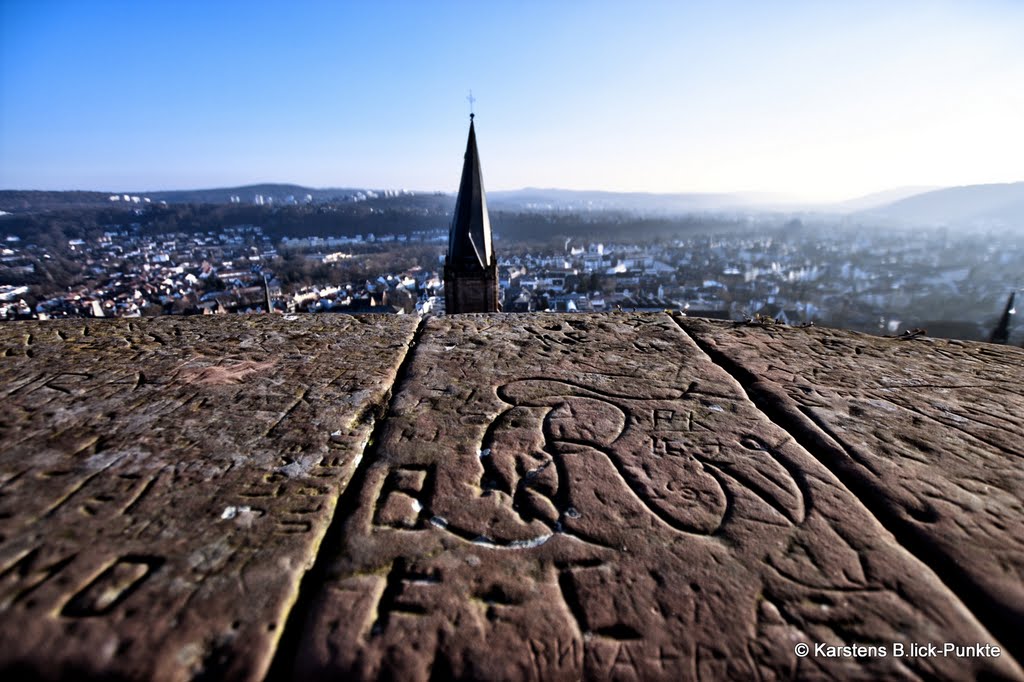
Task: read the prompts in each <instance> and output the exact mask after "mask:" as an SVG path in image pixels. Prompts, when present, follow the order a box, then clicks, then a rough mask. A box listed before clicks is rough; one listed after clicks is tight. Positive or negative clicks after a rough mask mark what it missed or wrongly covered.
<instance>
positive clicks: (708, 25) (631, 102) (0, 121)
mask: <svg viewBox="0 0 1024 682" xmlns="http://www.w3.org/2000/svg"><path fill="white" fill-rule="evenodd" d="M256 10H257V8H254V7H253V6H251V5H246V4H244V3H233V2H225V3H216V6H207V5H205V4H202V3H199V2H181V3H173V4H171V3H163V4H155V5H137V4H134V3H127V2H82V3H62V2H26V1H24V0H7V1H6V2H3V3H0V187H2V188H10V189H26V190H29V189H41V190H66V189H77V190H91V191H111V192H115V191H131V192H153V191H169V190H177V189H189V188H214V187H236V186H245V185H250V184H264V183H268V182H273V183H277V182H281V183H289V184H298V185H303V186H307V187H324V188H326V187H370V188H393V189H399V188H406V189H410V190H415V191H425V192H432V191H443V192H453V191H454V190H455V188H456V186H457V183H458V177H459V170H460V168H461V163H462V151H463V149H464V146H465V139H466V132H467V126H468V113H469V103H468V102H467V101H466V99H465V98H466V95H467V94H468V90H469V89H470V88H472V89H473V93H474V96H475V97H476V102H475V111H476V114H477V118H476V124H477V135H478V141H479V145H480V153H481V159H482V164H483V171H484V180H485V183H486V185H487V189H488V191H514V190H518V189H523V188H559V189H568V190H577V191H609V192H646V193H657V194H666V193H716V194H717V193H725V194H734V193H763V194H772V195H782V196H784V197H786V200H789V201H794V202H830V201H842V200H850V199H854V198H859V197H863V196H865V195H869V194H873V193H877V192H882V191H889V190H893V189H899V188H905V187H926V188H931V187H952V186H962V185H971V184H989V183H1008V182H1015V181H1019V180H1020V179H1021V177H1020V171H1019V161H1018V160H1019V159H1020V158H1021V157H1022V156H1024V134H1021V132H1020V124H1019V121H1021V120H1024V92H1022V91H1021V90H1020V88H1019V84H1020V83H1021V82H1024V44H1022V43H1021V41H1020V40H1019V36H1020V35H1021V34H1022V32H1024V4H1021V3H1013V2H1009V1H996V0H990V1H983V2H977V3H970V4H962V3H950V2H906V3H899V5H898V6H891V4H890V3H880V2H864V3H857V4H856V5H853V6H834V4H833V3H827V4H826V3H814V2H785V3H776V4H773V5H772V6H771V7H766V6H763V5H762V4H760V3H754V2H727V3H716V4H715V5H714V6H713V7H705V6H694V5H685V6H682V5H679V4H676V3H660V2H653V3H649V4H645V5H641V6H632V5H630V6H627V5H625V4H618V3H575V2H565V3H557V4H554V5H551V4H540V3H517V4H503V3H501V4H499V3H488V4H484V5H478V4H470V3H456V2H446V3H439V4H437V5H427V4H423V3H386V4H384V3H381V4H373V5H361V4H356V3H318V2H312V3H303V4H301V6H297V7H296V6H292V5H291V4H285V3H264V4H261V5H260V6H259V8H258V11H256ZM268 177H269V178H275V179H274V180H271V181H268V180H266V178H268Z"/></svg>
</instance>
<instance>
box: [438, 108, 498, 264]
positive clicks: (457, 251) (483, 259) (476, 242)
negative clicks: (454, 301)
mask: <svg viewBox="0 0 1024 682" xmlns="http://www.w3.org/2000/svg"><path fill="white" fill-rule="evenodd" d="M493 255H494V254H493V252H492V249H491V219H490V216H488V214H487V195H486V194H485V193H484V179H483V174H482V173H481V172H480V155H479V153H478V152H477V149H476V130H475V129H474V127H473V114H470V115H469V140H468V141H467V142H466V156H465V160H464V162H463V164H462V182H460V183H459V198H458V199H457V200H456V201H455V216H454V218H453V219H452V225H451V229H450V231H449V234H448V263H449V264H450V265H454V266H456V267H458V268H461V269H473V268H476V269H480V270H483V269H484V268H486V267H487V266H488V265H490V262H491V259H492V257H493Z"/></svg>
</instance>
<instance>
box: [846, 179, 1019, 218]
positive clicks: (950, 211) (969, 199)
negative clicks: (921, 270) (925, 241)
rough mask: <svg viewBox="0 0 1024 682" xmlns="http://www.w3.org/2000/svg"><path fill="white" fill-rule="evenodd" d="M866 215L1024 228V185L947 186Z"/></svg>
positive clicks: (882, 207) (873, 210) (871, 211)
mask: <svg viewBox="0 0 1024 682" xmlns="http://www.w3.org/2000/svg"><path fill="white" fill-rule="evenodd" d="M863 215H865V216H867V217H874V218H884V219H886V220H892V221H896V222H900V223H907V224H922V225H935V224H939V225H993V226H1005V227H1014V226H1018V227H1024V182H1013V183H1006V184H993V185H967V186H964V187H948V188H946V189H939V190H934V191H931V192H924V193H923V194H917V195H915V196H912V197H908V198H906V199H901V200H900V201H896V202H893V203H891V204H888V205H885V206H881V207H878V208H875V209H872V210H870V211H867V212H865V213H864V214H863Z"/></svg>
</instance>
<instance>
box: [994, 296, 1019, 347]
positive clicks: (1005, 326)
mask: <svg viewBox="0 0 1024 682" xmlns="http://www.w3.org/2000/svg"><path fill="white" fill-rule="evenodd" d="M1016 294H1017V292H1015V291H1011V292H1010V298H1008V299H1007V301H1006V309H1005V310H1003V316H1002V317H1001V318H999V324H998V325H996V328H995V329H993V330H992V338H991V339H990V341H991V342H992V343H1006V342H1007V341H1009V340H1010V316H1011V315H1013V314H1014V313H1015V312H1017V311H1016V310H1015V309H1014V307H1013V298H1014V296H1016Z"/></svg>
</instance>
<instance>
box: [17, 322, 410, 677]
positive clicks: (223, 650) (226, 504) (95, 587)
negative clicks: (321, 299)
mask: <svg viewBox="0 0 1024 682" xmlns="http://www.w3.org/2000/svg"><path fill="white" fill-rule="evenodd" d="M414 327H415V320H410V319H404V318H400V317H383V316H382V317H373V318H354V317H349V316H330V317H328V316H324V317H312V316H303V317H298V318H295V319H291V320H286V319H282V318H281V317H267V316H238V317H234V316H233V317H230V318H228V317H218V318H212V317H211V318H205V319H196V318H193V319H181V318H177V319H172V318H159V319H155V320H145V321H117V322H114V321H89V322H84V321H75V322H63V321H58V322H42V323H19V324H11V325H3V326H2V327H0V334H2V337H0V339H2V341H0V393H2V395H3V411H2V413H0V442H2V447H3V450H2V452H0V540H2V541H0V666H3V667H5V668H7V669H9V670H11V669H13V670H19V669H21V670H23V671H24V672H30V673H31V674H32V676H43V677H47V676H58V675H60V676H63V677H69V678H70V677H79V676H89V675H97V674H100V673H102V674H104V675H107V676H114V677H126V678H132V679H140V680H141V679H190V678H193V677H197V676H200V675H206V676H209V677H227V678H238V679H247V678H249V679H251V678H259V677H260V676H262V675H263V674H264V672H265V671H266V670H267V667H268V666H269V663H270V660H271V657H272V655H273V652H274V651H275V649H276V645H277V641H278V639H279V637H280V635H281V629H282V626H283V624H284V620H285V617H286V615H287V613H288V611H289V609H290V608H291V605H292V603H293V602H294V600H295V597H296V593H297V589H298V584H299V580H300V579H301V577H302V575H303V574H304V572H305V571H306V570H307V569H308V568H309V567H310V566H311V565H312V562H313V559H314V557H315V555H316V552H317V548H318V546H319V543H320V540H321V538H322V537H323V533H324V531H325V529H326V527H327V524H328V523H329V522H330V520H331V518H332V516H333V514H334V510H335V503H336V501H337V499H338V495H339V493H340V491H341V490H342V489H343V488H344V486H345V484H346V483H347V482H348V480H349V478H350V477H351V475H352V473H353V471H354V470H355V466H356V464H357V461H358V458H359V457H360V455H361V454H362V451H363V446H364V445H365V443H366V441H367V439H368V438H369V437H370V433H371V430H372V427H373V423H374V420H375V418H376V417H377V416H379V411H380V410H381V408H382V405H383V402H384V401H385V396H386V394H387V392H388V391H389V390H390V388H391V385H392V382H393V381H394V375H395V371H396V369H397V367H398V365H399V363H400V362H401V360H402V358H403V357H404V355H405V353H406V351H407V348H408V342H409V340H410V339H411V336H412V332H413V328H414ZM7 679H13V678H10V677H8V678H7Z"/></svg>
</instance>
